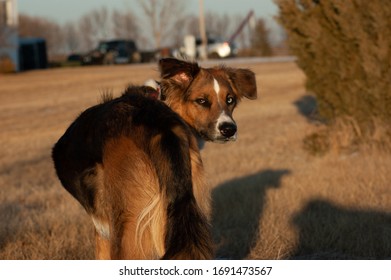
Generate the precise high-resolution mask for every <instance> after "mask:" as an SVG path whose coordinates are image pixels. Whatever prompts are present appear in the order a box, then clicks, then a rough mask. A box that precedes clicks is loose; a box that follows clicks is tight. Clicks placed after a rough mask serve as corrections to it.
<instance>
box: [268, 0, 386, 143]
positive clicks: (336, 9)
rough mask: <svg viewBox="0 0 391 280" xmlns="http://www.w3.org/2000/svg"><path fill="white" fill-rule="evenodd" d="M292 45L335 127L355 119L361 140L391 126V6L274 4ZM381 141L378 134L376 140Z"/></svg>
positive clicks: (313, 1)
mask: <svg viewBox="0 0 391 280" xmlns="http://www.w3.org/2000/svg"><path fill="white" fill-rule="evenodd" d="M275 2H276V4H277V5H278V6H279V9H280V13H279V16H278V19H279V21H280V23H281V24H282V25H283V26H284V27H285V29H286V32H287V35H288V44H289V46H290V48H291V51H292V52H293V53H294V54H295V55H296V56H297V63H298V65H299V67H300V68H301V69H302V70H303V71H304V73H305V74H306V76H307V82H306V87H307V90H308V91H309V92H312V93H314V94H315V95H316V98H317V102H318V111H319V114H320V115H321V116H322V117H323V118H325V119H327V120H328V121H329V123H330V124H333V123H334V122H335V120H337V119H339V120H340V119H344V118H347V119H349V120H351V119H354V121H355V123H356V124H357V125H358V127H359V130H360V133H358V134H357V135H359V136H360V137H362V138H368V139H370V138H371V137H372V135H373V134H374V133H375V132H376V131H378V125H379V124H381V125H382V126H385V127H387V131H388V132H387V131H386V133H384V137H389V136H390V133H389V132H390V130H389V126H390V124H391V2H389V1H384V0H372V1H367V0H346V1H345V0H275ZM376 137H378V135H377V136H376Z"/></svg>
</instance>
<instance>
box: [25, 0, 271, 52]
mask: <svg viewBox="0 0 391 280" xmlns="http://www.w3.org/2000/svg"><path fill="white" fill-rule="evenodd" d="M138 2H139V5H140V7H141V10H142V14H137V15H136V14H135V12H134V11H132V10H131V9H125V10H121V11H118V10H109V9H107V8H106V7H102V8H98V9H95V10H92V11H90V12H88V13H86V14H85V15H83V16H82V17H81V18H80V19H79V20H76V21H75V22H68V23H66V24H59V23H57V22H55V21H54V20H51V19H47V18H42V17H36V16H29V15H26V14H21V15H20V16H19V35H20V36H22V37H41V38H44V39H45V40H46V43H47V49H48V54H49V57H53V56H56V55H64V54H70V53H80V52H85V51H88V50H90V49H93V48H94V47H96V45H97V44H98V42H99V41H101V40H108V39H113V38H128V39H133V40H135V41H136V42H137V45H138V47H139V48H140V49H159V48H162V47H179V46H181V45H182V44H183V38H184V36H185V35H187V34H192V35H195V36H198V34H199V30H198V16H197V15H193V14H189V13H187V12H186V9H185V5H184V4H185V3H184V1H181V0H168V1H157V0H148V1H138ZM173 14H175V17H173V16H172V15H173ZM243 19H244V16H239V15H235V16H228V15H226V14H225V15H219V14H216V13H211V12H208V13H206V15H205V20H206V26H207V31H208V33H210V34H211V35H218V36H221V37H222V38H225V39H228V38H229V36H230V35H231V34H232V33H233V32H234V31H235V29H236V28H237V26H239V24H240V22H241V21H242V20H243ZM236 42H239V44H240V45H241V46H242V47H246V48H254V49H255V50H254V51H252V52H251V53H252V54H254V55H271V42H270V30H269V29H267V27H266V24H265V21H264V20H263V19H258V21H257V25H256V28H255V29H254V31H252V32H250V31H249V28H245V29H244V32H242V33H241V34H240V35H239V37H238V38H237V40H236Z"/></svg>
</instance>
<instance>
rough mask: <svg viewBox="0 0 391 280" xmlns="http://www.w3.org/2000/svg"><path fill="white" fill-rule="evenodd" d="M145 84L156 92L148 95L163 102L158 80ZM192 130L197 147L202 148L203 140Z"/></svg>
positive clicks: (148, 81)
mask: <svg viewBox="0 0 391 280" xmlns="http://www.w3.org/2000/svg"><path fill="white" fill-rule="evenodd" d="M144 85H145V86H149V87H151V88H154V89H155V91H156V92H154V93H153V94H152V93H150V94H149V95H150V97H152V98H154V99H158V100H161V101H163V102H164V93H163V92H162V89H161V87H160V84H159V82H157V81H155V80H152V79H150V80H147V81H146V82H145V83H144ZM192 131H193V134H194V136H195V137H196V139H197V144H198V149H200V150H202V149H203V148H204V146H205V140H204V139H203V138H202V137H201V136H200V135H199V134H198V133H197V132H196V131H195V130H194V129H192Z"/></svg>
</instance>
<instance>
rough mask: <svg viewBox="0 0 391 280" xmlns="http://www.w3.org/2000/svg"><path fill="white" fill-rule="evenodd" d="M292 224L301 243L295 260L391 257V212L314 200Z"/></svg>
mask: <svg viewBox="0 0 391 280" xmlns="http://www.w3.org/2000/svg"><path fill="white" fill-rule="evenodd" d="M293 223H294V225H295V226H296V227H297V229H298V233H299V243H298V246H297V248H296V250H295V252H294V253H293V255H292V259H320V260H327V259H391V213H383V212H377V211H372V210H361V209H360V210H357V209H349V208H344V207H341V206H337V205H334V204H333V203H331V202H328V201H324V200H315V201H312V202H310V203H308V205H307V206H306V207H305V208H304V209H303V210H302V211H301V212H300V213H299V214H298V215H296V216H295V217H294V219H293Z"/></svg>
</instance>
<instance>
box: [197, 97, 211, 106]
mask: <svg viewBox="0 0 391 280" xmlns="http://www.w3.org/2000/svg"><path fill="white" fill-rule="evenodd" d="M196 102H197V103H198V104H199V105H201V106H205V107H206V106H209V101H208V99H205V98H198V99H196Z"/></svg>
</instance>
